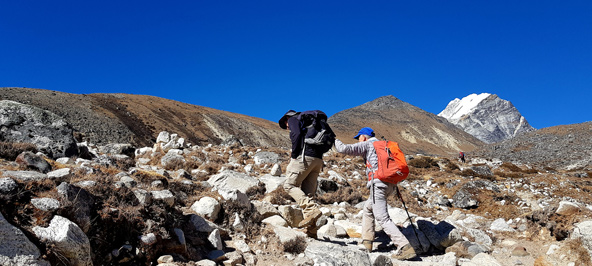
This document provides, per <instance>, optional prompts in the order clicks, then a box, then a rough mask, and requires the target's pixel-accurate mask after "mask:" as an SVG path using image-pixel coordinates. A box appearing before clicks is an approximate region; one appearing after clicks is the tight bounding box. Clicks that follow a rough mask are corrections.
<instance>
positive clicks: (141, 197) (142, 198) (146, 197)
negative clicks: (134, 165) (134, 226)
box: [133, 189, 152, 205]
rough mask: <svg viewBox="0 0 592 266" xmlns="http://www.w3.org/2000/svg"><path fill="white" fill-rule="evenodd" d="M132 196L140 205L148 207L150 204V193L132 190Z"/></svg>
mask: <svg viewBox="0 0 592 266" xmlns="http://www.w3.org/2000/svg"><path fill="white" fill-rule="evenodd" d="M133 192H134V195H135V196H136V198H137V199H138V202H140V204H142V205H150V204H152V193H149V192H148V191H146V190H143V189H134V190H133Z"/></svg>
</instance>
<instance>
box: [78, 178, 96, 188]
mask: <svg viewBox="0 0 592 266" xmlns="http://www.w3.org/2000/svg"><path fill="white" fill-rule="evenodd" d="M74 185H75V186H78V187H81V188H89V187H94V186H96V185H97V182H95V181H92V180H87V181H80V182H78V183H76V184H74Z"/></svg>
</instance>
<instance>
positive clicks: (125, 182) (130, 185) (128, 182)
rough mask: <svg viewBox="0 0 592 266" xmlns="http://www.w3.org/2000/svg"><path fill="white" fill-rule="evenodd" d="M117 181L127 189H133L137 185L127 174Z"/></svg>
mask: <svg viewBox="0 0 592 266" xmlns="http://www.w3.org/2000/svg"><path fill="white" fill-rule="evenodd" d="M119 181H121V182H122V183H123V185H125V186H126V187H127V188H133V187H135V186H137V185H138V182H137V181H136V180H135V179H133V178H132V177H131V176H129V175H127V174H126V175H123V176H122V177H121V179H119Z"/></svg>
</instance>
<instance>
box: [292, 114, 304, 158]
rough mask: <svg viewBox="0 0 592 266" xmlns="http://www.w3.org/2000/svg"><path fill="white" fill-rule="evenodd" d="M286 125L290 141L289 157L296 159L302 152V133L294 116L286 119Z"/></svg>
mask: <svg viewBox="0 0 592 266" xmlns="http://www.w3.org/2000/svg"><path fill="white" fill-rule="evenodd" d="M288 126H289V127H290V140H291V141H292V154H291V157H292V158H293V159H296V158H298V155H300V154H301V153H302V138H303V137H304V135H303V134H302V131H301V130H302V129H301V128H300V121H299V120H298V119H297V118H296V117H290V119H288Z"/></svg>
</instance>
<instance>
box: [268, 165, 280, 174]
mask: <svg viewBox="0 0 592 266" xmlns="http://www.w3.org/2000/svg"><path fill="white" fill-rule="evenodd" d="M269 173H270V174H271V175H272V176H281V175H282V167H281V166H280V165H279V164H277V163H276V164H274V165H273V167H272V168H271V172H269Z"/></svg>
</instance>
